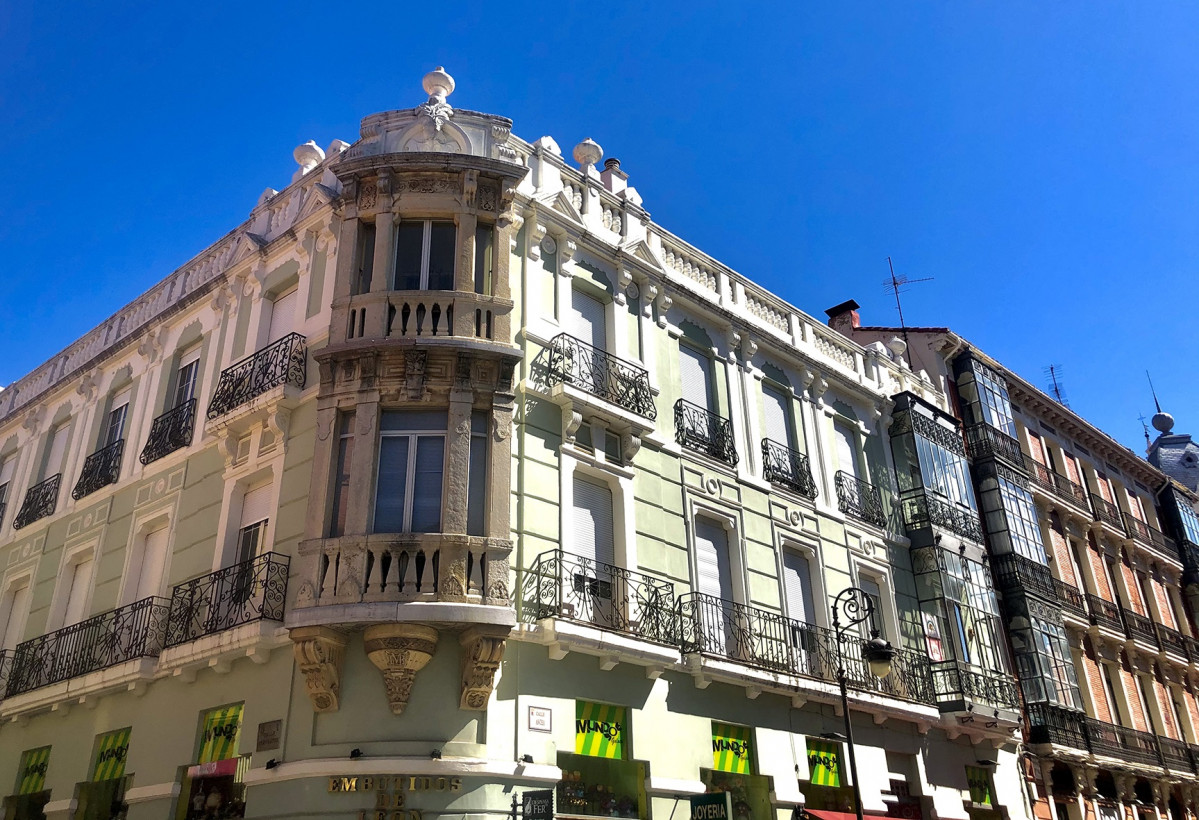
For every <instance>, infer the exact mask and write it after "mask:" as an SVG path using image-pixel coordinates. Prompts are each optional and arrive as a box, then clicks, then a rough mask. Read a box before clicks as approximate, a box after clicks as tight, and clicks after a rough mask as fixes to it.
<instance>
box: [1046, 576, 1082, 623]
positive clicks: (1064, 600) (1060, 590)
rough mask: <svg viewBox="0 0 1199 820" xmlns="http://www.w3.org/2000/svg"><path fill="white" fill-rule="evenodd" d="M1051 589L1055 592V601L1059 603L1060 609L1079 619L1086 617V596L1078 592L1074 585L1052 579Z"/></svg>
mask: <svg viewBox="0 0 1199 820" xmlns="http://www.w3.org/2000/svg"><path fill="white" fill-rule="evenodd" d="M1053 588H1054V590H1055V591H1056V592H1057V599H1058V601H1059V602H1061V605H1062V609H1063V610H1066V611H1068V612H1070V613H1072V614H1074V615H1077V616H1078V617H1080V618H1086V617H1087V599H1086V596H1084V595H1083V594H1082V592H1080V591H1079V589H1078V587H1076V586H1074V584H1067V583H1066V582H1065V581H1059V580H1058V579H1056V578H1054V579H1053Z"/></svg>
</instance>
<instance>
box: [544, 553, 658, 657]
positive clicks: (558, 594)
mask: <svg viewBox="0 0 1199 820" xmlns="http://www.w3.org/2000/svg"><path fill="white" fill-rule="evenodd" d="M523 586H524V605H523V608H522V610H521V614H522V616H523V617H524V618H525V619H527V620H531V621H535V620H540V619H541V618H562V619H565V620H569V621H577V622H579V623H584V624H590V625H592V626H596V627H599V628H600V629H607V630H611V631H613V632H621V633H624V634H626V635H632V636H634V637H637V638H643V639H645V640H648V641H655V642H657V643H664V644H670V645H675V644H677V643H678V628H677V620H678V613H677V611H676V610H675V594H674V584H672V583H670V582H669V581H663V580H662V579H660V578H653V577H651V576H649V575H643V574H642V573H640V572H634V571H632V570H627V569H624V568H623V567H616V566H612V565H611V564H605V563H603V562H600V561H596V560H595V559H593V558H584V557H580V556H577V555H571V554H570V553H568V552H563V551H562V550H550V551H549V552H543V553H542V554H541V555H538V556H537V558H536V559H535V560H534V561H533V566H532V568H530V569H529V571H528V572H526V573H524V582H523Z"/></svg>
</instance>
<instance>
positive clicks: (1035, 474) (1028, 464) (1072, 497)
mask: <svg viewBox="0 0 1199 820" xmlns="http://www.w3.org/2000/svg"><path fill="white" fill-rule="evenodd" d="M1024 469H1025V470H1027V471H1028V474H1029V476H1031V477H1032V480H1033V483H1034V484H1037V485H1039V486H1041V487H1044V488H1045V489H1046V490H1048V491H1049V492H1051V493H1053V494H1054V495H1056V496H1057V497H1058V498H1061V499H1064V500H1065V501H1069V502H1070V503H1072V504H1074V505H1076V506H1078V507H1081V508H1082V509H1084V510H1088V511H1089V509H1090V508H1089V507H1088V506H1087V491H1086V488H1085V487H1083V486H1082V485H1081V484H1078V483H1076V482H1074V481H1071V480H1070V479H1069V478H1066V477H1065V476H1064V475H1062V474H1061V473H1058V472H1055V471H1054V470H1051V469H1049V468H1048V467H1047V466H1045V465H1044V464H1042V463H1041V462H1039V461H1037V460H1036V459H1034V458H1030V457H1029V456H1024Z"/></svg>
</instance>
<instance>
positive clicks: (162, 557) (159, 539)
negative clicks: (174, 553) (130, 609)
mask: <svg viewBox="0 0 1199 820" xmlns="http://www.w3.org/2000/svg"><path fill="white" fill-rule="evenodd" d="M169 534H170V530H168V529H167V528H166V527H162V528H160V529H157V530H154V531H153V532H148V533H146V543H145V546H144V547H143V548H142V560H141V567H140V572H141V575H140V576H139V577H138V579H137V593H136V595H135V596H134V598H133V600H135V601H140V600H142V599H143V598H149V597H150V596H152V595H157V594H158V591H159V589H160V587H161V585H162V570H163V567H165V566H166V561H167V541H168V540H169V539H168V538H167V536H168V535H169Z"/></svg>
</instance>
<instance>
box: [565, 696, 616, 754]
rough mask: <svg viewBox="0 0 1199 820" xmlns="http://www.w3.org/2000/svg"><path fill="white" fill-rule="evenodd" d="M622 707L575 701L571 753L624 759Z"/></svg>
mask: <svg viewBox="0 0 1199 820" xmlns="http://www.w3.org/2000/svg"><path fill="white" fill-rule="evenodd" d="M624 712H625V709H624V707H623V706H610V705H609V704H606V703H591V702H589V701H585V700H579V701H575V754H579V755H588V756H590V757H606V758H608V759H610V760H623V759H624V731H625V717H624Z"/></svg>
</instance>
